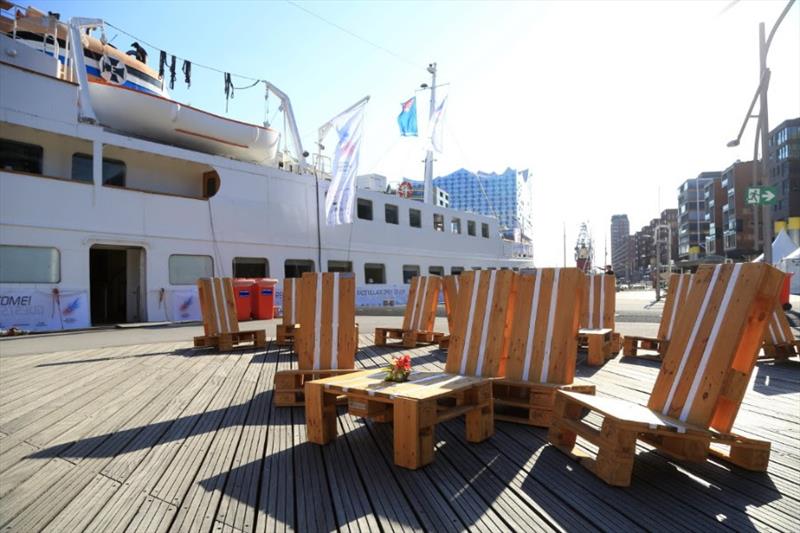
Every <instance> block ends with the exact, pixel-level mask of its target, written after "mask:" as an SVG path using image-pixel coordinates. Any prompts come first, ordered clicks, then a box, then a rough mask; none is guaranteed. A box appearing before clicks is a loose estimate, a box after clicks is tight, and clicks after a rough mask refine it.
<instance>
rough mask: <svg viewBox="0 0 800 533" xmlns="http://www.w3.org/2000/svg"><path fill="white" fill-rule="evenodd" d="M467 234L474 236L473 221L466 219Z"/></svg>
mask: <svg viewBox="0 0 800 533" xmlns="http://www.w3.org/2000/svg"><path fill="white" fill-rule="evenodd" d="M467 235H472V236H473V237H474V236H475V221H474V220H467Z"/></svg>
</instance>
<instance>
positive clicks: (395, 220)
mask: <svg viewBox="0 0 800 533" xmlns="http://www.w3.org/2000/svg"><path fill="white" fill-rule="evenodd" d="M385 207H386V223H387V224H399V223H400V217H399V215H398V212H397V206H396V205H392V204H386V206H385Z"/></svg>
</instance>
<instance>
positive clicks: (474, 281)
mask: <svg viewBox="0 0 800 533" xmlns="http://www.w3.org/2000/svg"><path fill="white" fill-rule="evenodd" d="M515 279H516V274H515V273H514V272H513V271H511V270H476V271H472V272H464V273H462V274H461V276H460V279H459V285H460V289H459V295H458V298H459V305H458V306H457V307H456V309H455V315H454V317H453V318H454V322H455V325H454V328H453V329H452V330H451V331H450V346H449V348H448V350H447V362H446V364H445V371H447V372H450V373H453V374H461V375H465V376H479V377H498V376H502V375H503V372H504V371H505V368H504V364H505V359H506V357H507V354H508V336H509V333H510V330H511V312H510V311H511V308H512V306H513V305H514V293H513V290H514V283H515Z"/></svg>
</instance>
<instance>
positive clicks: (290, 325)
mask: <svg viewBox="0 0 800 533" xmlns="http://www.w3.org/2000/svg"><path fill="white" fill-rule="evenodd" d="M299 282H300V278H285V279H284V280H283V297H282V300H283V313H282V317H281V323H280V324H278V325H276V326H275V342H277V343H278V344H279V345H281V346H289V345H291V344H292V342H294V336H295V332H296V331H297V328H299V327H300V322H299V320H298V318H297V310H298V309H299V304H298V295H299V293H298V290H297V287H298V285H299Z"/></svg>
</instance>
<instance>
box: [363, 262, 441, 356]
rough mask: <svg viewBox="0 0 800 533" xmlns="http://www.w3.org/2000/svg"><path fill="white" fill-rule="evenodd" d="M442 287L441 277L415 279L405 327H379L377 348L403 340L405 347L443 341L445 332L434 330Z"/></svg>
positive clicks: (407, 306) (412, 283)
mask: <svg viewBox="0 0 800 533" xmlns="http://www.w3.org/2000/svg"><path fill="white" fill-rule="evenodd" d="M441 288H442V278H441V277H439V276H415V277H414V278H413V279H412V280H411V287H410V288H409V292H408V303H407V304H406V310H405V313H404V314H403V327H401V328H375V341H374V342H375V346H385V345H386V341H387V339H400V340H401V344H402V345H403V347H405V348H415V347H416V346H417V345H418V344H434V343H437V342H439V338H441V337H442V336H444V333H439V332H436V331H433V325H434V321H435V320H436V307H437V306H438V305H439V292H440V290H441Z"/></svg>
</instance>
